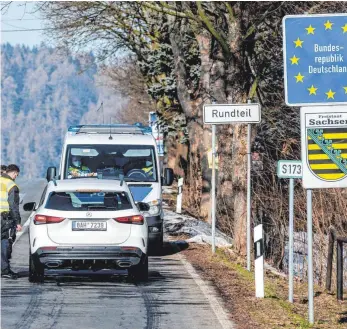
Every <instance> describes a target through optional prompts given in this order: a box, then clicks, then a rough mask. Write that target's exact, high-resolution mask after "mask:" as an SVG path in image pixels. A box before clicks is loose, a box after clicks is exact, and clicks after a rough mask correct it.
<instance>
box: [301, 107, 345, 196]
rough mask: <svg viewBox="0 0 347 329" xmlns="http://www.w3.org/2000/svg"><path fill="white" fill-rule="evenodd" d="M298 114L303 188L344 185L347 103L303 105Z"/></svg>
mask: <svg viewBox="0 0 347 329" xmlns="http://www.w3.org/2000/svg"><path fill="white" fill-rule="evenodd" d="M300 117H301V120H300V121H301V152H302V153H301V158H302V162H303V186H304V188H305V189H316V188H346V187H347V107H346V106H319V107H302V108H301V110H300Z"/></svg>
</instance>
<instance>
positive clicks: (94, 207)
mask: <svg viewBox="0 0 347 329" xmlns="http://www.w3.org/2000/svg"><path fill="white" fill-rule="evenodd" d="M148 209H149V205H148V204H146V203H141V202H139V203H138V204H137V205H136V204H135V202H134V200H133V198H132V195H131V193H130V190H129V188H128V186H127V184H126V183H125V182H121V181H119V180H99V179H96V178H95V179H86V178H81V179H74V180H63V181H62V180H60V181H55V180H54V181H50V182H49V183H48V185H47V187H46V188H45V190H44V192H43V194H42V197H41V200H40V203H39V204H38V205H37V206H36V204H35V203H34V202H31V203H26V204H25V205H24V210H26V211H31V210H33V212H32V213H31V215H30V217H29V218H30V226H29V244H30V249H29V250H30V253H29V256H30V267H29V280H30V281H31V282H35V281H43V279H44V270H45V269H64V270H66V269H68V270H71V271H74V270H82V269H89V270H94V271H98V270H101V269H128V272H129V275H131V276H133V277H134V279H135V280H146V279H147V278H148V257H147V246H148V228H147V224H146V221H145V220H144V217H143V216H142V215H141V212H140V210H141V211H148Z"/></svg>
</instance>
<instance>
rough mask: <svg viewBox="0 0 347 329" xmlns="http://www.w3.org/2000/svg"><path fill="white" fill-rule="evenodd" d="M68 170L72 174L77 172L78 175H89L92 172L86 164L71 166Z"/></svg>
mask: <svg viewBox="0 0 347 329" xmlns="http://www.w3.org/2000/svg"><path fill="white" fill-rule="evenodd" d="M68 172H69V174H70V175H72V176H73V174H75V175H76V176H78V177H82V176H87V174H90V169H89V168H88V167H86V166H82V167H74V166H70V167H69V169H68Z"/></svg>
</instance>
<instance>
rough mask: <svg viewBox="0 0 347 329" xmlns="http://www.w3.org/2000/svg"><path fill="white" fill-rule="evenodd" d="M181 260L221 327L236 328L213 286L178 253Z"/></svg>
mask: <svg viewBox="0 0 347 329" xmlns="http://www.w3.org/2000/svg"><path fill="white" fill-rule="evenodd" d="M178 256H179V258H180V260H181V262H182V263H183V265H184V266H185V268H186V270H187V271H188V273H189V274H190V276H191V277H192V278H193V280H194V281H195V283H196V284H197V285H198V287H199V288H200V290H201V291H202V293H203V294H204V296H205V297H206V299H207V300H208V302H209V304H210V306H211V308H212V310H213V312H214V314H215V315H216V317H217V319H218V321H219V323H220V324H221V326H222V328H223V329H236V328H237V327H236V324H235V323H234V322H232V321H231V320H230V319H229V315H228V313H227V312H226V311H225V310H224V307H223V306H222V302H221V300H220V298H219V297H217V296H216V295H217V292H216V289H215V287H213V286H212V285H211V284H208V283H206V282H205V281H204V280H202V279H201V277H200V275H199V274H198V273H197V272H196V270H195V269H194V267H193V265H192V264H190V263H189V262H188V260H187V259H186V257H185V256H183V255H182V254H178Z"/></svg>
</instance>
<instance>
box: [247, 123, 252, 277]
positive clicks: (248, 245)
mask: <svg viewBox="0 0 347 329" xmlns="http://www.w3.org/2000/svg"><path fill="white" fill-rule="evenodd" d="M247 270H248V271H250V270H251V124H250V123H249V124H248V125H247Z"/></svg>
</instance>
